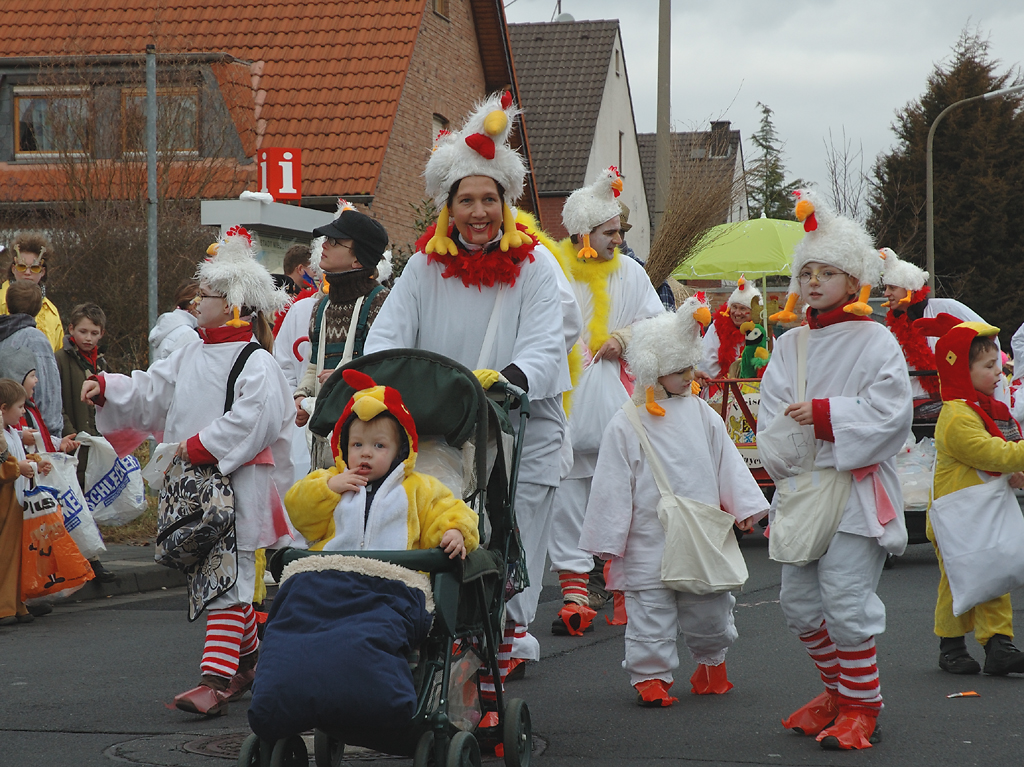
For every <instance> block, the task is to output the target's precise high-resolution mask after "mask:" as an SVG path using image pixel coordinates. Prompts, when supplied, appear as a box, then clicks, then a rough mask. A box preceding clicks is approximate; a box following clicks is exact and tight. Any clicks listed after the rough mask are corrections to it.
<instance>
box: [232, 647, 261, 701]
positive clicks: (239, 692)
mask: <svg viewBox="0 0 1024 767" xmlns="http://www.w3.org/2000/svg"><path fill="white" fill-rule="evenodd" d="M258 654H259V653H258V652H253V653H249V654H248V655H243V656H242V657H241V658H240V659H239V661H238V671H237V672H236V673H235V675H234V676H233V677H231V681H230V682H229V683H228V687H227V689H226V690H225V691H224V695H226V696H227V699H228V701H229V702H231V701H236V700H241V698H242V696H243V695H245V694H246V693H247V692H248V691H249V690H251V689H252V683H253V680H254V679H255V678H256V658H257V656H258Z"/></svg>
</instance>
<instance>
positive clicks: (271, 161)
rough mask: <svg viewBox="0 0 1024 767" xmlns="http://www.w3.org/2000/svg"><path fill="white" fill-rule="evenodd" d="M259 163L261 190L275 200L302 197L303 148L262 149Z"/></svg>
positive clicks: (298, 198)
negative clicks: (268, 193) (272, 196)
mask: <svg viewBox="0 0 1024 767" xmlns="http://www.w3.org/2000/svg"><path fill="white" fill-rule="evenodd" d="M259 163H260V191H261V192H270V194H272V195H274V199H275V200H300V199H302V150H301V149H275V148H267V149H261V150H260V153H259Z"/></svg>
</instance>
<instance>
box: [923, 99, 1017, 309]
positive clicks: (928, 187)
mask: <svg viewBox="0 0 1024 767" xmlns="http://www.w3.org/2000/svg"><path fill="white" fill-rule="evenodd" d="M1020 91H1024V85H1015V86H1013V87H1012V88H1001V89H1000V90H998V91H991V92H989V93H982V94H981V95H980V96H971V97H970V98H969V99H962V100H960V101H954V102H953V103H952V104H950V105H949V106H948V107H946V108H945V109H943V110H942V111H941V112H939V116H938V117H936V118H935V121H934V122H933V123H932V127H931V128H929V129H928V144H927V146H926V147H925V151H924V157H925V163H926V164H927V168H926V170H925V182H924V184H925V216H926V219H925V254H926V258H927V267H928V286H929V287H930V288H931V289H932V290H935V231H934V224H935V222H934V214H933V211H932V203H933V201H934V195H933V193H932V139H934V138H935V128H936V127H938V124H939V121H940V120H941V119H942V118H943V117H945V116H946V113H947V112H949V111H950V110H951V109H953V108H954V107H958V106H960V105H961V104H969V103H970V102H972V101H982V100H984V101H989V100H990V99H994V98H998V97H1000V96H1009V95H1010V94H1011V93H1019V92H1020Z"/></svg>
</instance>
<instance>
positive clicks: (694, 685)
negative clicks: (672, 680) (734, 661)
mask: <svg viewBox="0 0 1024 767" xmlns="http://www.w3.org/2000/svg"><path fill="white" fill-rule="evenodd" d="M731 689H732V682H730V681H729V678H728V677H727V676H726V674H725V663H724V662H722V663H719V664H718V665H717V666H705V665H704V664H703V663H701V664H700V665H698V666H697V670H696V671H694V672H693V676H691V677H690V692H692V693H693V694H694V695H724V694H725V693H727V692H729V690H731Z"/></svg>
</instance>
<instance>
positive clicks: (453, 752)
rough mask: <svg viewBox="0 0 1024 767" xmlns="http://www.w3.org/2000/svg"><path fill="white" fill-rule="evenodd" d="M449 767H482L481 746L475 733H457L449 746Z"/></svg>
mask: <svg viewBox="0 0 1024 767" xmlns="http://www.w3.org/2000/svg"><path fill="white" fill-rule="evenodd" d="M448 767H480V744H479V743H477V742H476V738H474V737H473V733H471V732H457V733H455V737H454V738H452V742H451V744H450V745H449V746H448Z"/></svg>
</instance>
